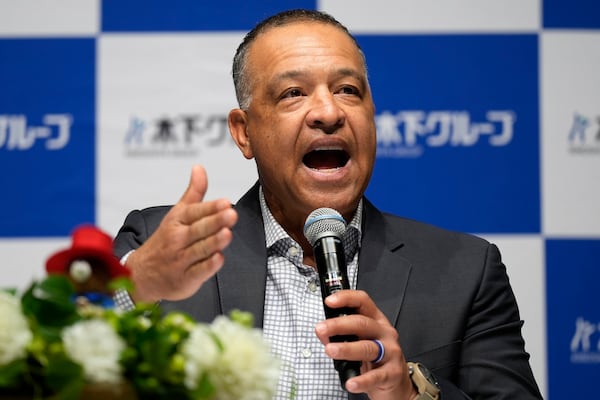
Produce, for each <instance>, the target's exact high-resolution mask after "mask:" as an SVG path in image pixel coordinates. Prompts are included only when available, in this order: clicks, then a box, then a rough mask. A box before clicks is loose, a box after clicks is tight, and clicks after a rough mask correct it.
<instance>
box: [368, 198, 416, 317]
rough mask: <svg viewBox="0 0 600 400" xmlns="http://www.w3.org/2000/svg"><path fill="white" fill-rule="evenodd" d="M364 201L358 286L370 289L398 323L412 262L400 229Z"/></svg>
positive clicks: (369, 292)
mask: <svg viewBox="0 0 600 400" xmlns="http://www.w3.org/2000/svg"><path fill="white" fill-rule="evenodd" d="M364 204H365V207H364V214H363V229H362V232H363V233H362V246H361V250H360V254H359V259H358V265H359V267H358V278H357V288H358V289H361V290H364V291H366V292H367V293H368V294H369V296H371V298H372V299H373V301H375V304H377V307H379V309H380V310H381V311H382V312H383V313H384V314H385V316H386V317H387V318H388V320H389V321H390V323H391V324H392V325H396V323H397V321H398V315H399V313H400V308H401V305H402V301H403V300H404V293H405V290H406V285H407V283H408V277H409V275H410V270H411V267H410V263H409V262H408V260H406V259H405V258H404V257H402V256H401V255H400V252H399V251H398V250H399V249H401V248H402V247H403V245H404V244H403V242H402V240H401V239H400V238H401V235H400V232H397V231H395V230H394V227H393V226H392V225H391V224H389V223H387V222H386V219H385V218H384V216H383V214H382V213H381V212H380V211H378V210H377V209H376V208H375V207H374V206H373V204H371V203H370V202H369V201H368V200H366V199H365V201H364Z"/></svg>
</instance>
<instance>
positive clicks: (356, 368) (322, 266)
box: [304, 208, 361, 388]
mask: <svg viewBox="0 0 600 400" xmlns="http://www.w3.org/2000/svg"><path fill="white" fill-rule="evenodd" d="M345 231H346V221H345V220H344V218H343V217H342V216H341V215H340V213H339V212H337V211H336V210H334V209H331V208H319V209H317V210H315V211H313V212H312V213H310V215H309V216H308V218H307V219H306V223H305V224H304V236H306V239H307V240H308V242H309V243H310V244H311V245H312V246H313V252H314V256H315V262H316V264H317V270H318V272H319V280H320V283H321V285H320V286H321V295H322V297H323V300H325V298H326V297H328V296H329V295H331V294H333V293H335V292H338V291H340V290H343V289H350V284H349V282H348V275H347V265H346V256H345V253H344V246H343V243H342V236H343V234H344V232H345ZM323 306H324V307H325V317H326V318H335V317H340V316H343V315H348V314H354V310H353V309H351V308H347V307H343V308H330V307H328V306H327V305H326V304H325V303H323ZM330 340H331V341H332V342H352V341H356V340H358V338H357V337H356V336H354V335H339V336H332V337H331V338H330ZM333 363H334V366H335V369H336V370H337V371H338V374H339V377H340V382H341V385H342V387H343V388H345V385H346V381H347V380H348V379H350V378H352V377H355V376H358V375H360V367H361V362H360V361H347V360H334V361H333Z"/></svg>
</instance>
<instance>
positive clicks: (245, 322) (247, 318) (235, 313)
mask: <svg viewBox="0 0 600 400" xmlns="http://www.w3.org/2000/svg"><path fill="white" fill-rule="evenodd" d="M229 318H230V319H231V320H232V321H233V322H237V323H238V324H240V325H242V326H244V327H246V328H252V327H253V326H254V316H253V315H252V314H251V313H249V312H246V311H241V310H237V309H235V310H231V312H230V313H229Z"/></svg>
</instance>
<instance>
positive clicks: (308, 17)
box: [232, 9, 367, 110]
mask: <svg viewBox="0 0 600 400" xmlns="http://www.w3.org/2000/svg"><path fill="white" fill-rule="evenodd" d="M303 21H310V22H321V23H324V24H328V25H332V26H335V27H336V28H339V29H340V30H342V31H343V32H345V33H346V34H347V35H348V37H349V38H351V39H352V41H353V42H354V44H356V48H357V49H358V52H359V53H360V56H361V58H362V61H363V66H364V69H365V75H366V73H367V62H366V58H365V55H364V53H363V51H362V49H361V48H360V45H359V44H358V42H357V41H356V38H355V37H354V36H352V35H351V34H350V32H349V31H348V28H346V27H345V26H344V25H342V24H341V23H340V22H339V21H338V20H336V19H335V18H333V17H332V16H331V15H329V14H327V13H325V12H322V11H315V10H304V9H296V10H288V11H283V12H280V13H278V14H275V15H273V16H271V17H268V18H267V19H265V20H263V21H262V22H259V23H258V24H257V25H256V26H255V27H254V28H253V29H252V30H251V31H250V32H248V33H247V34H246V36H245V37H244V40H243V41H242V43H240V45H239V46H238V48H237V50H236V52H235V56H234V57H233V67H232V76H233V85H234V86H235V95H236V97H237V101H238V105H239V107H240V108H241V109H242V110H247V109H248V107H249V106H250V101H251V100H252V84H251V78H250V76H249V73H248V49H249V48H250V46H251V45H252V43H254V41H255V40H256V38H257V37H258V36H259V35H260V34H262V33H265V32H266V31H268V30H270V29H271V28H276V27H281V26H285V25H289V24H292V23H296V22H303Z"/></svg>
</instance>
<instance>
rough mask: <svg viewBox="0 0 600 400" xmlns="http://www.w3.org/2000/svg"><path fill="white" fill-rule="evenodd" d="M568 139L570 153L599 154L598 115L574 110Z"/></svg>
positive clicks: (599, 130) (599, 129)
mask: <svg viewBox="0 0 600 400" xmlns="http://www.w3.org/2000/svg"><path fill="white" fill-rule="evenodd" d="M568 140H569V151H570V152H571V153H598V154H600V115H598V116H596V117H590V116H586V115H583V114H580V113H577V112H576V113H575V114H574V115H573V121H572V122H571V129H570V130H569V132H568Z"/></svg>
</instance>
